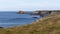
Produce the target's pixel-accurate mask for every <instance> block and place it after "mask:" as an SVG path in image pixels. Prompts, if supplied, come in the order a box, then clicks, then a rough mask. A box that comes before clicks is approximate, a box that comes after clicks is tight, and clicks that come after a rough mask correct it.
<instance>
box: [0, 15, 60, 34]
mask: <svg viewBox="0 0 60 34" xmlns="http://www.w3.org/2000/svg"><path fill="white" fill-rule="evenodd" d="M2 32H5V33H6V34H60V14H59V15H50V16H47V17H44V18H42V19H39V20H38V21H36V22H34V23H32V24H28V25H25V26H15V27H12V28H7V29H2V31H1V32H0V33H2ZM2 34H4V33H2Z"/></svg>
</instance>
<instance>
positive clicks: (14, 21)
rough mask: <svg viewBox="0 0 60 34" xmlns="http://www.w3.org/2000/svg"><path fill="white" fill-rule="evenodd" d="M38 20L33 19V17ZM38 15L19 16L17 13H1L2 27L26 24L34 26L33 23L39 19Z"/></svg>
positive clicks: (0, 23)
mask: <svg viewBox="0 0 60 34" xmlns="http://www.w3.org/2000/svg"><path fill="white" fill-rule="evenodd" d="M34 16H35V17H37V18H33V17H34ZM39 18H40V16H38V15H29V14H17V12H9V11H8V12H0V27H13V26H21V25H25V24H32V22H34V21H36V20H37V19H39Z"/></svg>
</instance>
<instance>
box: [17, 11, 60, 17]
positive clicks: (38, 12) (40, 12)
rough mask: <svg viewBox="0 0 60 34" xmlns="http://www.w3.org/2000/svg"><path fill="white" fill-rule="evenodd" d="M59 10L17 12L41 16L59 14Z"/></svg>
mask: <svg viewBox="0 0 60 34" xmlns="http://www.w3.org/2000/svg"><path fill="white" fill-rule="evenodd" d="M59 13H60V10H37V11H33V12H31V13H30V12H29V11H19V12H18V14H29V15H40V16H42V17H44V16H45V14H46V15H50V14H59Z"/></svg>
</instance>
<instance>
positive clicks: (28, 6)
mask: <svg viewBox="0 0 60 34" xmlns="http://www.w3.org/2000/svg"><path fill="white" fill-rule="evenodd" d="M59 9H60V0H0V11H19V10H25V11H33V10H59Z"/></svg>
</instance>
